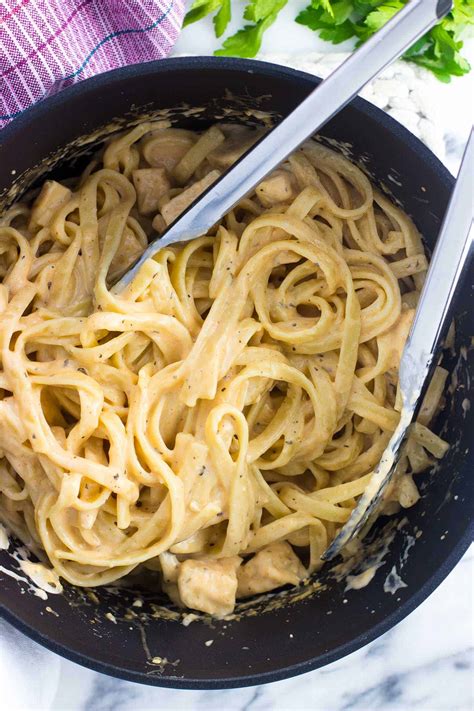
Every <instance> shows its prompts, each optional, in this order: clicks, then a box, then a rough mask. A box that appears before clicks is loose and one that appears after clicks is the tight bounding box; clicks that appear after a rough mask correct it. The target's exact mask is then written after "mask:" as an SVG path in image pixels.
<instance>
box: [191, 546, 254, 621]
mask: <svg viewBox="0 0 474 711" xmlns="http://www.w3.org/2000/svg"><path fill="white" fill-rule="evenodd" d="M240 563H241V559H240V558H239V557H238V556H233V557H232V558H222V559H220V560H191V559H188V560H185V561H184V562H183V563H181V567H180V569H179V574H178V590H179V596H180V598H181V600H182V602H183V604H184V605H186V607H191V608H193V609H194V610H201V612H207V613H209V614H210V615H214V616H216V617H223V616H224V615H228V614H229V613H231V612H232V610H233V609H234V605H235V594H236V591H237V573H236V571H237V568H238V567H239V565H240Z"/></svg>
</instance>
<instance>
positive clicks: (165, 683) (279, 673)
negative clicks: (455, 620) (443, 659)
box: [0, 57, 474, 690]
mask: <svg viewBox="0 0 474 711" xmlns="http://www.w3.org/2000/svg"><path fill="white" fill-rule="evenodd" d="M185 68H189V69H198V70H203V71H206V70H209V69H215V68H221V69H222V70H223V71H233V70H236V71H239V72H242V71H248V72H251V73H260V74H265V75H266V76H268V77H270V78H271V77H280V78H281V77H284V78H287V79H290V80H291V79H300V80H301V79H304V80H308V79H310V80H312V81H314V79H315V77H314V76H313V75H310V74H307V73H306V72H301V71H298V70H295V69H290V68H288V67H283V66H280V65H276V64H271V63H268V62H262V61H260V60H245V59H234V58H224V57H180V58H175V59H165V60H159V61H153V62H147V63H144V64H135V65H131V66H128V67H123V68H120V69H114V70H112V71H110V72H106V73H104V74H100V75H98V76H95V77H92V78H90V79H86V80H84V81H82V82H80V83H78V84H75V85H73V86H71V87H68V88H66V89H64V90H63V91H62V92H60V93H59V94H56V95H54V96H51V97H48V98H46V99H44V100H42V101H41V102H39V103H37V104H35V105H34V106H32V107H30V108H29V109H27V110H26V111H24V112H23V113H22V114H21V115H20V116H19V117H17V118H16V119H15V120H14V121H12V122H11V123H10V124H9V125H7V126H6V127H5V128H4V129H3V130H2V131H1V132H0V149H1V144H2V143H4V142H6V143H8V142H10V141H13V140H15V137H16V136H17V135H18V134H19V133H20V132H23V131H28V130H30V131H34V124H35V123H36V122H37V121H41V120H43V119H45V118H47V117H48V115H49V112H50V111H54V110H55V109H58V108H59V107H60V106H61V105H63V104H64V103H66V102H68V101H69V100H70V99H73V98H74V97H76V96H80V95H84V94H87V93H88V91H89V90H93V89H97V88H100V87H107V86H110V84H114V83H116V82H120V81H122V79H125V78H130V77H133V76H136V75H140V76H156V75H159V74H163V73H166V72H173V71H174V70H178V69H179V70H182V69H185ZM352 105H353V106H355V107H356V108H357V110H358V111H359V112H360V113H361V114H363V115H365V116H367V117H370V118H372V119H374V120H375V121H377V122H378V123H380V124H382V125H383V126H384V127H385V128H386V129H387V130H388V131H390V132H391V133H393V134H395V135H397V136H398V137H399V138H400V139H401V141H403V143H404V144H405V145H406V146H407V148H411V149H413V150H414V151H416V152H417V154H418V155H419V156H420V161H421V163H422V164H427V165H430V166H431V167H432V168H433V169H434V170H435V172H436V173H437V174H438V175H439V177H440V179H441V181H442V182H443V183H444V184H445V186H446V188H447V189H451V188H452V185H453V177H452V176H451V174H450V173H449V171H448V170H447V168H446V167H445V166H444V165H443V164H442V163H441V162H440V161H439V159H438V158H436V156H434V154H433V153H432V152H431V151H430V150H429V149H428V148H427V147H426V146H425V145H424V144H423V143H422V142H421V141H420V140H419V139H418V138H416V136H414V135H413V134H412V133H410V132H409V131H408V130H407V129H406V128H405V127H404V126H402V125H401V124H399V123H398V122H397V121H395V120H394V119H392V118H391V117H390V116H389V115H388V114H386V113H384V112H383V111H382V110H380V109H378V108H377V107H375V106H373V105H372V104H370V103H368V102H367V101H365V100H364V99H361V98H359V97H357V98H355V99H354V100H353V101H352ZM473 538H474V520H471V521H469V522H467V525H466V529H465V531H464V533H463V535H462V536H461V537H460V538H459V539H458V541H457V542H456V544H455V545H454V547H453V548H452V549H451V551H450V553H449V554H448V555H447V557H446V558H445V560H444V562H443V564H442V565H441V566H440V567H439V568H438V570H437V571H436V573H435V574H434V575H433V576H432V577H431V578H429V579H428V580H427V581H426V582H425V584H424V585H422V586H421V587H420V588H418V589H417V590H416V591H414V593H413V594H412V595H411V596H410V597H409V598H407V600H406V601H405V602H404V603H402V604H401V605H400V607H399V608H397V610H396V611H395V612H394V613H392V614H390V615H388V616H387V617H386V618H385V619H384V620H383V621H382V622H380V623H378V624H376V625H374V626H371V627H370V628H369V629H368V631H367V632H365V633H364V634H362V635H359V636H358V637H356V638H354V639H352V640H350V641H348V642H346V643H344V644H341V645H339V646H338V647H336V648H334V649H332V650H331V651H329V652H327V653H325V654H322V655H319V656H317V657H313V658H311V659H308V660H307V661H305V662H300V663H298V664H294V665H290V666H286V667H285V666H283V667H281V668H279V669H276V670H274V671H271V672H263V673H257V674H243V675H242V676H239V677H229V678H220V679H209V680H202V679H191V678H187V679H177V678H176V677H170V676H166V675H163V676H160V677H156V678H155V677H149V676H146V675H145V674H143V673H140V672H134V671H130V670H127V669H126V668H125V667H119V666H116V665H113V664H108V663H105V662H103V661H100V660H98V659H95V658H94V657H92V656H90V655H87V654H83V653H80V652H76V651H75V650H73V649H71V648H70V647H67V646H64V645H62V644H60V643H58V642H57V641H55V640H54V639H52V638H51V637H49V636H48V635H46V634H42V633H39V632H38V631H37V630H36V629H35V628H34V627H32V626H31V625H29V624H27V623H25V622H24V621H23V620H22V619H21V618H20V617H18V616H17V615H15V614H14V613H13V612H12V611H11V610H9V609H8V608H7V607H6V606H5V605H0V615H1V616H2V617H3V618H4V619H5V620H6V621H7V622H9V623H10V624H12V625H13V626H14V627H15V628H16V629H18V630H19V631H20V632H22V633H23V634H25V635H26V636H27V637H29V638H30V639H32V640H33V641H35V642H38V643H39V644H41V645H42V646H44V647H46V648H47V649H49V650H50V651H52V652H55V653H56V654H59V655H60V656H62V657H64V658H66V659H68V660H69V661H72V662H75V663H77V664H80V665H82V666H84V667H87V668H89V669H92V670H94V671H98V672H102V673H104V674H108V675H110V676H113V677H117V678H120V679H124V680H126V681H132V682H138V683H142V684H147V685H152V686H160V687H169V688H177V689H197V690H203V689H209V690H213V689H230V688H236V687H245V686H252V685H256V684H265V683H269V682H273V681H279V680H282V679H287V678H289V677H292V676H295V675H297V674H304V673H306V672H309V671H312V670H314V669H317V668H319V667H322V666H325V665H326V664H330V663H331V662H334V661H336V660H338V659H340V658H342V657H344V656H346V655H348V654H350V653H352V652H355V651H356V650H358V649H360V648H361V647H363V646H365V645H366V644H368V643H369V642H371V641H373V640H374V639H376V638H377V637H379V636H380V635H382V634H384V633H385V632H387V631H388V630H389V629H391V628H392V627H394V626H395V625H396V624H398V622H400V621H401V620H403V619H404V618H405V617H407V616H408V615H409V614H410V613H411V612H413V610H415V609H416V608H417V607H418V606H419V605H420V604H421V603H422V602H423V601H424V600H426V599H427V598H428V597H429V596H430V595H431V593H432V592H433V591H434V590H435V589H436V588H437V587H438V586H439V585H440V583H441V582H442V581H443V580H444V579H445V578H446V577H447V576H448V574H449V573H450V572H451V570H452V569H453V568H454V566H455V565H456V563H457V562H458V561H459V560H460V558H461V557H462V556H463V554H464V553H465V552H466V550H467V549H468V547H469V545H470V543H471V541H472V540H473Z"/></svg>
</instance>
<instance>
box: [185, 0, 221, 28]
mask: <svg viewBox="0 0 474 711" xmlns="http://www.w3.org/2000/svg"><path fill="white" fill-rule="evenodd" d="M221 4H222V0H194V2H193V4H192V5H191V7H190V9H189V12H187V13H186V16H185V18H184V21H183V27H187V26H188V25H191V24H192V23H193V22H197V21H198V20H201V19H202V18H203V17H206V15H209V14H210V13H211V12H214V10H217V9H218V8H219V7H220V6H221Z"/></svg>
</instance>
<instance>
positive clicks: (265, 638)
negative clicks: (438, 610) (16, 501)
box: [0, 59, 474, 688]
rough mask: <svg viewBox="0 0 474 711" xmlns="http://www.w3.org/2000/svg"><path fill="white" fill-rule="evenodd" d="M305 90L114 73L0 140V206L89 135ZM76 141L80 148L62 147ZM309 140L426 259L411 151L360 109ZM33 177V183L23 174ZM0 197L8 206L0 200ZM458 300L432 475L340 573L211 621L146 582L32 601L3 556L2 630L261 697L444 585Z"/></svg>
mask: <svg viewBox="0 0 474 711" xmlns="http://www.w3.org/2000/svg"><path fill="white" fill-rule="evenodd" d="M315 82H316V80H315V79H314V78H312V77H310V76H308V75H304V74H301V73H297V72H293V71H291V70H285V69H282V68H280V67H273V66H272V65H265V64H262V63H255V62H240V61H235V60H234V61H227V60H216V59H204V60H174V61H170V62H163V63H157V64H155V63H152V64H148V65H142V66H141V67H138V68H134V67H130V68H128V69H126V70H122V71H119V72H114V73H112V74H110V75H106V76H105V77H100V78H98V79H96V80H93V81H92V82H85V83H84V84H83V85H82V86H79V87H75V88H73V89H72V90H68V91H67V92H64V93H63V94H61V95H60V96H58V97H53V99H51V100H49V101H48V102H47V103H45V104H43V105H42V106H39V107H37V108H35V109H34V110H33V111H32V112H31V113H30V115H29V116H26V117H25V118H24V119H22V120H20V121H19V122H18V123H17V124H16V126H12V127H11V128H10V129H8V130H7V131H4V132H3V135H2V136H0V142H1V145H0V190H2V189H5V190H8V189H10V193H9V196H10V198H11V196H12V195H13V194H15V193H16V194H20V193H21V191H22V190H24V189H25V186H26V185H27V184H28V185H31V184H33V183H34V181H35V180H37V179H38V175H39V174H40V173H42V174H43V175H44V171H45V170H46V171H47V172H48V174H50V175H54V177H67V175H71V174H73V173H77V172H79V170H80V167H81V163H82V162H84V160H86V158H85V157H84V156H83V157H79V158H77V157H76V158H74V159H73V156H74V155H76V156H77V153H78V152H82V153H84V152H86V153H87V152H88V151H90V149H91V146H92V144H93V143H94V142H97V140H98V139H99V136H100V135H102V134H103V133H104V132H107V131H111V130H114V129H116V128H117V127H118V125H119V124H120V123H121V122H122V121H121V120H122V119H123V122H127V121H130V120H132V119H133V120H136V118H137V116H139V115H143V114H147V113H149V112H150V111H154V112H156V111H158V110H163V109H167V110H168V109H172V111H171V112H168V113H169V114H170V116H171V118H172V120H173V121H175V122H176V124H177V125H179V126H183V127H190V128H202V127H205V126H207V125H209V123H211V122H213V121H215V120H221V119H225V120H234V121H245V122H251V123H256V122H257V123H258V122H261V121H268V120H269V116H270V117H271V118H273V119H277V118H278V116H282V115H285V114H287V113H288V112H289V111H290V110H291V109H292V107H293V106H294V105H295V104H296V103H297V102H298V101H300V100H301V99H302V98H303V97H304V96H305V95H306V94H307V93H308V92H309V91H310V90H311V89H312V88H313V86H314V84H315ZM190 109H193V110H190ZM196 109H198V110H196ZM117 118H119V119H121V120H120V121H117V120H116V119H117ZM98 129H100V130H99V131H98ZM92 133H94V136H93V139H94V140H93V141H91V143H90V144H89V143H88V141H86V142H84V141H83V140H82V141H80V142H79V143H78V142H77V140H76V139H78V137H84V136H86V137H87V136H90V135H91V134H92ZM320 136H321V140H323V141H325V142H326V143H327V144H329V145H332V146H334V147H335V148H336V149H337V150H341V151H343V152H344V153H345V154H346V155H348V156H349V157H351V158H352V159H353V160H355V161H356V162H358V163H359V165H361V166H362V167H363V168H364V169H365V170H366V171H367V172H368V173H369V174H370V176H371V177H372V178H373V179H374V180H375V182H376V183H377V184H378V185H379V186H380V187H381V188H382V189H384V190H388V191H389V192H390V193H391V195H392V197H394V198H395V199H396V200H397V201H398V202H399V203H400V204H401V205H402V206H403V207H404V209H405V210H406V211H407V212H408V213H409V214H410V215H412V217H413V219H414V220H415V223H416V224H417V226H418V228H419V229H420V231H421V232H422V234H423V235H424V238H425V240H426V243H427V245H428V246H429V247H432V246H433V244H434V241H435V239H436V235H437V231H438V229H439V226H440V222H441V220H442V217H443V214H444V210H445V206H446V204H447V201H448V199H449V192H450V187H451V184H452V179H451V178H450V176H449V175H448V174H447V172H446V171H445V170H444V168H443V167H442V166H441V164H440V163H439V162H438V161H437V160H436V159H435V158H434V157H433V156H432V154H430V153H429V151H428V150H427V149H426V148H425V147H423V146H422V145H421V144H420V143H419V142H418V141H417V140H416V139H414V138H413V137H411V136H410V134H408V132H406V131H405V130H404V129H403V128H401V127H400V126H398V125H397V124H395V122H393V121H392V120H390V119H389V118H388V117H386V116H385V115H384V114H382V112H380V111H378V110H376V109H374V108H372V107H370V106H369V105H368V104H366V103H365V102H362V101H360V100H358V101H356V102H354V103H353V104H351V105H350V106H349V107H348V108H346V109H345V110H344V111H342V112H341V113H340V114H339V116H337V117H336V118H335V119H333V120H332V121H331V123H330V124H328V125H327V126H326V127H325V128H324V130H322V131H321V132H320ZM72 142H75V143H74V146H73V147H71V146H72ZM61 155H63V160H62V161H61V162H59V163H58V162H57V159H58V157H59V156H61ZM64 156H65V157H64ZM45 158H47V159H48V160H47V161H46V162H45V160H44V159H45ZM33 166H39V169H38V170H34V171H31V170H30V169H31V168H32V167H33ZM12 184H14V189H13V191H12V190H11V187H12ZM15 185H16V188H15ZM3 199H4V201H8V197H7V193H6V192H5V193H4V194H3ZM468 281H471V279H469V280H468ZM471 299H472V296H471V289H470V287H469V284H468V283H466V284H465V285H464V287H463V289H462V290H461V292H460V294H459V298H458V301H457V306H456V319H457V326H456V348H455V352H451V353H446V354H445V356H444V357H445V367H447V368H449V370H450V371H451V372H453V373H454V377H453V380H452V383H451V387H450V390H449V392H448V394H447V398H446V405H445V407H444V410H443V411H442V412H441V413H440V415H439V416H438V420H437V422H436V424H435V427H434V429H435V431H437V432H442V433H443V437H444V438H445V439H447V440H448V441H449V442H450V443H452V447H451V449H450V450H449V452H448V454H447V455H446V457H445V459H444V460H443V461H442V462H441V463H439V464H438V465H437V467H436V468H435V470H433V471H431V472H429V473H427V474H424V475H420V476H419V478H418V480H417V481H418V483H420V482H422V483H421V491H422V499H421V501H420V502H419V503H418V504H417V505H416V506H415V507H414V508H412V509H410V510H407V511H403V512H402V513H400V514H398V515H397V516H395V517H393V518H392V519H387V518H385V519H380V520H379V522H378V523H377V525H376V527H375V529H374V530H373V532H372V533H371V535H370V537H369V545H368V558H367V557H366V558H365V559H364V560H361V559H360V558H359V559H355V558H354V559H353V560H352V561H351V564H350V565H349V566H346V567H345V568H344V570H341V567H340V565H339V564H340V561H335V563H333V564H331V565H328V566H326V567H325V568H324V569H323V570H322V571H321V573H319V574H318V575H317V576H316V577H315V578H314V579H313V580H311V581H310V582H309V583H308V584H307V585H306V586H304V587H300V588H297V589H292V590H284V591H281V592H279V593H275V594H273V595H267V596H262V597H260V598H259V599H257V600H250V601H249V602H246V603H245V604H241V605H239V606H238V607H237V610H236V614H235V615H234V616H232V618H231V619H228V620H224V621H216V620H212V619H211V618H209V617H207V616H205V615H200V614H196V615H192V616H189V613H188V614H187V613H186V612H184V613H183V612H181V611H179V610H177V609H176V608H173V607H172V606H171V605H170V603H169V602H167V600H166V599H165V598H164V597H162V596H161V595H160V593H159V592H158V591H157V590H156V589H155V588H154V585H153V581H152V580H151V581H150V580H148V581H146V582H145V583H143V582H138V581H136V580H135V581H133V580H131V581H130V582H129V583H125V584H122V585H120V586H115V587H107V588H99V589H97V588H96V589H94V591H93V592H92V591H87V590H84V589H78V588H74V587H71V586H68V585H65V587H64V592H63V593H62V594H61V595H51V594H49V595H48V599H43V598H44V595H43V594H42V592H41V591H38V589H37V588H35V586H34V585H32V584H31V582H30V581H29V580H27V579H26V578H25V576H24V574H23V573H21V571H19V568H18V558H19V552H18V551H19V547H18V543H15V542H12V543H11V544H10V548H9V550H8V551H2V552H1V555H0V564H1V565H2V566H3V568H0V579H1V581H2V589H1V592H0V602H1V603H2V605H3V606H4V611H5V615H6V617H7V619H9V620H11V621H12V622H13V623H14V624H15V625H16V626H17V627H19V628H20V629H22V630H23V631H25V632H26V633H27V634H29V635H30V636H32V637H33V638H35V639H37V640H38V641H40V642H42V643H43V644H46V645H47V646H49V647H50V648H51V649H53V650H55V651H58V652H60V653H62V654H64V655H66V656H68V657H70V658H71V659H73V660H75V661H78V662H80V663H83V664H85V665H87V666H93V667H94V668H97V669H99V670H102V671H106V672H108V673H111V674H116V675H118V676H121V677H124V678H130V679H134V680H136V681H144V682H146V683H153V684H158V685H169V686H181V687H186V686H187V687H204V688H209V687H220V686H236V685H245V684H250V683H261V682H263V681H270V680H273V679H277V678H281V677H283V676H288V675H291V674H293V673H297V672H302V671H305V670H308V669H310V668H313V667H315V666H320V665H322V664H324V663H327V662H329V661H331V660H334V659H336V658H338V657H341V656H343V655H344V654H346V653H348V652H349V651H352V650H354V649H356V648H357V647H358V646H361V645H362V644H364V643H365V642H367V641H369V640H370V639H373V638H374V637H375V636H377V635H378V634H380V633H382V632H383V631H385V630H386V629H388V628H389V627H390V626H392V625H393V624H395V623H396V622H397V621H398V620H399V619H401V618H402V617H404V616H405V615H406V614H408V613H409V612H410V611H411V610H412V609H413V608H414V607H415V606H416V605H417V604H419V603H420V602H421V601H422V600H423V599H424V598H425V597H426V596H427V595H428V594H429V593H430V592H431V591H432V590H433V588H434V587H435V586H436V585H437V584H438V583H439V582H440V581H441V580H442V579H443V578H444V577H445V575H447V573H448V572H449V570H450V569H451V568H452V566H453V565H454V563H455V562H456V561H457V559H458V558H459V557H460V555H461V554H462V552H463V551H464V549H465V548H466V547H467V544H468V541H469V525H470V517H471V512H470V505H469V501H470V500H471V497H472V483H471V482H472V478H471V477H469V476H468V472H469V470H470V468H471V464H472V454H471V452H470V442H469V439H470V437H469V435H470V432H472V425H473V414H472V410H471V409H470V407H469V395H470V392H469V391H470V380H469V378H470V375H472V374H473V372H474V359H473V358H472V353H471V351H470V350H469V345H470V334H472V333H473V332H474V328H473V325H474V324H473V321H474V309H472V301H471ZM469 487H470V488H471V490H470V491H469V490H468V489H469ZM374 562H375V563H380V567H379V568H378V570H377V572H376V574H375V576H374V578H373V580H372V581H371V582H370V584H369V585H368V586H367V587H364V588H362V589H361V590H346V585H347V580H346V577H345V574H344V573H346V572H347V571H348V569H349V568H352V570H351V571H350V572H352V573H359V572H361V571H362V570H364V569H366V568H367V567H368V566H369V565H373V564H374ZM9 573H13V577H12V576H11V575H10V574H9ZM18 578H23V579H18Z"/></svg>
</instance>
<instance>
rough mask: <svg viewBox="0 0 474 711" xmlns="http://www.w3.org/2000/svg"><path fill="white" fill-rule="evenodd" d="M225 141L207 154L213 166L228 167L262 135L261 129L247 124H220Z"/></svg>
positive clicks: (223, 168)
mask: <svg viewBox="0 0 474 711" xmlns="http://www.w3.org/2000/svg"><path fill="white" fill-rule="evenodd" d="M221 128H222V131H223V133H224V135H225V136H226V141H225V143H223V144H222V145H220V146H219V147H218V148H216V149H214V150H213V151H212V152H211V153H209V155H208V156H207V160H208V161H209V163H210V164H211V165H212V166H213V167H214V168H221V169H222V170H226V169H227V168H230V166H231V165H233V163H235V161H236V160H238V159H239V158H240V157H241V156H242V155H243V154H244V153H245V152H246V151H248V149H249V148H251V147H252V146H253V144H254V143H256V142H257V140H258V139H259V138H260V137H261V136H262V135H263V133H264V130H263V129H256V130H255V129H251V128H247V126H238V125H236V126H221Z"/></svg>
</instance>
